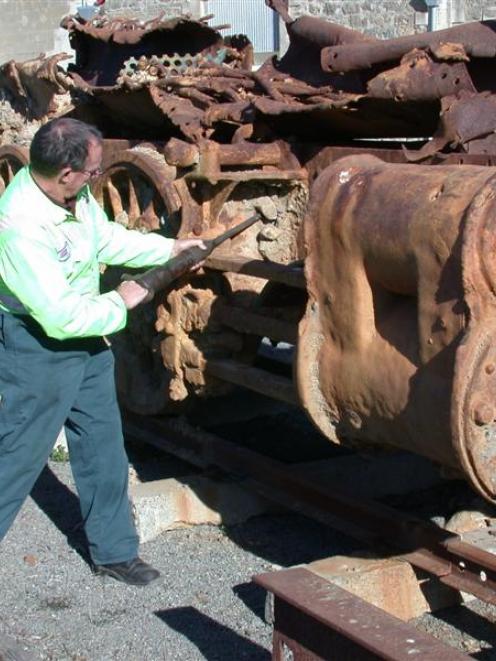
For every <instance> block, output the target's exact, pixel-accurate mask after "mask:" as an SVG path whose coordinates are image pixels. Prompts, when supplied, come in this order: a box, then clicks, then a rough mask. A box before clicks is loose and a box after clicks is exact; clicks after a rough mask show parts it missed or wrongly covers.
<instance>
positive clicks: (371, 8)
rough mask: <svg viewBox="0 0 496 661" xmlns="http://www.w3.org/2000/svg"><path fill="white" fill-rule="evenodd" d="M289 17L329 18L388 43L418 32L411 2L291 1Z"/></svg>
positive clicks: (353, 0)
mask: <svg viewBox="0 0 496 661" xmlns="http://www.w3.org/2000/svg"><path fill="white" fill-rule="evenodd" d="M289 7H290V13H291V15H292V16H294V17H297V16H301V15H304V14H308V15H310V16H317V17H320V18H327V19H328V20H330V21H333V22H334V23H340V24H342V25H346V26H348V27H351V28H353V29H355V30H360V31H362V32H367V33H369V34H373V35H374V36H376V37H381V38H383V39H389V38H391V37H397V36H399V35H401V34H411V33H412V32H413V31H414V30H415V16H416V14H415V11H414V10H413V9H412V7H411V6H410V5H409V3H408V0H290V1H289Z"/></svg>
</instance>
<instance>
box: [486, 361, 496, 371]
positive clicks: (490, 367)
mask: <svg viewBox="0 0 496 661" xmlns="http://www.w3.org/2000/svg"><path fill="white" fill-rule="evenodd" d="M495 369H496V368H495V366H494V363H488V364H487V365H486V367H485V370H486V374H492V373H493V372H494V370H495Z"/></svg>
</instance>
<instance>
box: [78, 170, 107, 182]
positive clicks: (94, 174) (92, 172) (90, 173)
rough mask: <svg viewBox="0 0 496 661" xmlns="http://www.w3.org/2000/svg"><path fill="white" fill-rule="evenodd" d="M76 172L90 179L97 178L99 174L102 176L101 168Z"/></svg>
mask: <svg viewBox="0 0 496 661" xmlns="http://www.w3.org/2000/svg"><path fill="white" fill-rule="evenodd" d="M76 172H81V174H87V175H88V177H89V178H90V179H93V178H94V177H99V176H100V175H101V174H103V170H102V169H101V168H95V169H94V170H76Z"/></svg>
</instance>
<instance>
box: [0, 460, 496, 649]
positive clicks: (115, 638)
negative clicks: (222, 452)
mask: <svg viewBox="0 0 496 661" xmlns="http://www.w3.org/2000/svg"><path fill="white" fill-rule="evenodd" d="M150 453H151V454H150ZM150 457H151V458H150ZM131 458H132V464H133V465H132V468H131V471H132V475H133V476H134V477H135V478H136V476H139V477H140V478H141V479H154V478H157V477H171V476H173V475H175V476H181V475H185V474H188V473H191V472H192V469H191V468H190V467H187V466H186V465H185V464H182V462H179V461H178V460H176V459H173V458H166V457H164V458H162V459H160V460H158V458H157V456H156V452H154V451H152V450H143V449H142V450H141V451H139V452H136V451H132V452H131ZM452 492H453V493H454V496H453V493H452ZM453 497H454V498H455V500H454V501H453V504H452V505H451V508H452V509H453V507H455V505H457V502H458V501H457V500H456V499H457V498H461V501H460V502H463V501H464V499H465V498H466V497H467V494H466V487H465V490H464V489H463V488H462V491H461V492H459V491H458V490H457V489H454V490H453V488H452V487H451V486H449V490H448V491H446V489H445V491H444V492H443V493H439V494H437V496H435V497H434V501H433V502H434V503H437V504H439V503H440V502H442V503H446V502H448V501H449V499H450V498H453ZM411 506H412V507H414V508H415V509H416V510H418V507H419V505H418V503H417V502H415V500H414V501H413V502H412V503H411ZM426 514H427V517H430V516H431V515H432V512H427V513H426ZM354 548H356V547H355V545H354V543H353V542H351V541H350V540H348V539H347V538H345V537H344V536H342V535H340V534H339V533H337V532H335V531H332V530H329V529H327V528H325V527H323V526H320V525H319V524H317V523H314V522H312V521H310V520H308V519H305V518H304V517H300V516H298V515H295V514H279V515H274V514H271V515H265V516H261V517H257V518H255V519H252V520H250V521H248V522H246V523H244V524H242V525H239V526H234V527H229V528H225V527H221V528H217V527H212V526H197V527H193V528H186V529H181V530H175V531H171V532H167V533H165V534H163V535H161V536H160V537H158V538H157V539H155V540H153V541H152V542H149V543H147V544H145V545H143V546H142V549H141V555H142V557H143V558H144V559H145V560H147V561H148V562H150V563H151V564H153V565H154V566H156V567H157V568H158V569H159V570H160V571H161V573H162V577H161V579H160V580H159V581H158V582H156V583H155V584H153V585H152V586H149V587H147V588H134V587H128V586H125V585H123V584H120V583H118V582H116V581H113V580H112V579H111V578H102V577H96V576H94V575H93V574H92V573H91V570H90V567H89V564H88V559H87V557H86V554H85V543H84V535H83V533H82V530H81V520H80V515H79V509H78V501H77V498H76V496H75V495H74V486H73V482H72V477H71V473H70V468H69V465H68V464H67V463H59V462H50V464H49V466H48V467H47V468H46V469H45V471H44V473H43V474H42V476H41V477H40V480H39V481H38V483H37V485H36V487H35V489H34V491H33V494H32V498H30V499H29V500H28V501H27V502H26V504H25V506H24V507H23V509H22V511H21V513H20V515H19V517H18V518H17V520H16V522H15V524H14V526H13V527H12V529H11V530H10V532H9V534H8V535H7V537H6V539H5V540H4V541H3V542H2V544H1V545H0V562H1V567H2V571H1V575H0V590H1V592H0V594H1V602H0V661H3V657H2V653H1V652H2V642H3V643H4V645H5V640H6V638H8V639H9V640H12V641H13V642H17V644H18V645H19V646H20V650H21V651H22V650H25V652H24V653H25V654H26V655H27V656H26V658H28V659H31V660H35V659H54V660H57V661H59V660H61V661H62V660H63V661H65V660H70V661H106V660H107V659H109V660H110V659H119V660H120V661H126V660H129V661H135V660H136V661H143V660H144V661H155V660H157V661H158V660H174V661H176V660H178V661H182V660H184V661H190V660H191V661H194V660H196V659H209V660H212V661H214V660H226V661H227V660H229V661H231V660H238V659H251V660H268V659H270V649H271V635H272V628H271V626H270V625H268V624H266V622H265V620H264V606H265V594H264V593H263V591H262V590H261V588H258V587H257V586H255V585H253V584H252V583H251V577H252V576H253V575H254V574H258V573H262V572H266V571H271V570H274V569H277V568H279V567H289V566H292V565H296V564H300V563H306V562H311V561H312V560H317V559H319V558H323V557H327V556H330V555H334V554H346V553H350V552H352V551H353V549H354ZM494 622H496V608H494V607H490V606H487V605H484V604H481V603H480V602H478V601H474V602H471V603H470V604H467V605H464V606H459V607H454V608H449V609H445V610H444V611H440V612H439V613H437V614H436V615H435V616H432V615H425V616H423V617H422V618H419V619H418V620H417V621H416V624H417V626H419V627H420V628H422V629H424V630H425V631H428V632H429V633H431V634H432V635H434V636H436V637H438V638H441V639H442V640H444V641H445V642H447V643H449V644H452V645H453V646H455V647H457V648H458V649H460V650H462V651H464V652H466V653H468V654H470V655H471V656H472V657H473V658H476V659H480V660H483V661H491V660H495V661H496V652H495V651H494V649H495V647H496V629H495V627H494ZM7 658H8V659H10V658H11V657H7ZM15 658H19V659H20V657H15Z"/></svg>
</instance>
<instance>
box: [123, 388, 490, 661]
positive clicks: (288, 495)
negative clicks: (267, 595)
mask: <svg viewBox="0 0 496 661" xmlns="http://www.w3.org/2000/svg"><path fill="white" fill-rule="evenodd" d="M260 390H261V389H260ZM286 401H287V400H286ZM125 430H126V434H127V436H128V437H130V438H133V439H136V440H138V441H141V442H145V443H148V444H150V445H152V446H154V447H157V448H160V449H161V450H164V451H166V452H168V453H171V454H173V455H176V456H178V457H180V458H182V459H184V460H186V461H188V462H189V463H192V464H194V465H196V466H198V467H202V468H207V467H217V468H220V469H222V470H223V471H225V472H227V473H229V474H234V475H235V476H236V477H237V478H238V479H239V480H241V483H242V484H243V485H244V486H246V487H247V488H250V489H253V490H255V491H256V492H258V493H259V494H261V495H263V496H264V497H266V498H267V499H268V500H270V501H272V502H274V503H277V504H279V505H281V506H283V507H284V508H287V509H290V510H294V511H296V512H299V513H301V514H304V515H306V516H309V517H311V518H313V519H315V520H317V521H319V522H321V523H324V524H325V525H330V526H331V527H333V528H335V529H338V530H340V531H342V532H344V533H346V534H348V535H351V536H352V537H354V538H356V539H358V540H360V541H362V542H365V543H367V544H369V545H371V546H372V547H373V548H375V549H377V548H380V549H382V550H383V551H384V552H385V553H386V554H387V553H391V552H394V553H396V554H400V557H401V558H402V559H404V560H405V561H407V562H409V563H410V564H411V565H412V566H413V567H415V568H417V569H420V570H422V571H424V572H426V573H427V574H429V575H431V576H434V577H436V578H437V579H438V581H440V582H441V583H442V584H444V585H446V586H449V587H450V588H453V589H455V590H459V591H463V592H465V593H469V594H472V595H474V596H475V597H477V598H479V599H481V600H482V601H484V602H486V603H489V604H496V556H495V555H493V554H492V553H489V552H487V551H485V550H483V549H481V548H479V547H477V546H474V545H472V544H470V543H467V542H465V541H463V539H462V538H461V537H460V536H459V535H457V534H454V533H451V532H448V531H446V530H443V529H442V528H439V527H437V526H436V525H434V524H432V523H430V522H426V521H424V520H422V519H420V518H417V517H415V516H411V515H407V514H405V513H404V512H400V511H399V510H396V509H394V508H391V507H389V506H386V505H384V504H382V503H379V502H375V501H371V500H364V499H363V500H362V499H358V498H355V497H353V496H352V495H351V494H350V493H348V492H344V491H338V490H336V489H334V488H332V487H329V488H328V489H326V488H323V487H321V486H319V485H316V484H315V483H312V481H311V480H309V479H308V478H305V477H302V476H301V474H298V470H297V468H295V467H294V466H292V465H291V464H285V463H283V462H281V461H278V460H275V459H272V458H270V457H267V456H265V455H263V454H261V453H260V452H258V451H253V450H250V449H247V448H246V447H241V446H240V445H238V444H237V443H234V442H231V441H229V440H226V439H224V438H221V437H220V436H217V435H215V434H212V433H209V432H207V431H205V430H202V429H199V428H197V427H195V426H193V425H191V424H189V423H188V422H187V421H186V420H184V419H174V418H150V417H147V418H141V417H139V416H132V415H127V416H126V417H125ZM255 580H256V582H257V583H258V584H260V585H262V586H263V587H264V588H265V589H267V590H268V591H271V592H273V593H274V595H275V600H276V601H275V603H276V606H275V621H274V627H275V635H274V652H273V654H274V656H273V658H274V659H277V660H279V659H280V660H282V659H285V658H294V659H328V658H329V659H331V658H332V659H334V658H335V659H348V658H350V659H362V658H363V659H376V658H380V659H391V660H393V661H402V660H403V659H409V658H412V654H413V655H414V656H415V655H419V654H420V657H419V658H422V659H434V658H436V659H458V658H460V659H461V658H468V657H466V656H465V655H463V654H461V653H460V652H457V651H456V650H454V649H453V648H450V647H447V646H446V645H444V643H442V642H440V641H436V640H435V639H434V638H432V639H431V638H430V637H429V636H427V635H423V634H420V632H419V631H418V630H417V629H415V628H414V627H413V626H411V625H409V624H407V623H404V622H401V621H400V620H397V619H396V618H394V617H393V616H390V615H388V614H386V613H385V612H383V611H381V610H380V609H377V608H375V607H374V606H372V605H370V604H367V603H366V602H364V601H363V600H361V599H359V598H358V597H356V596H354V595H351V594H350V593H348V592H346V591H344V590H342V589H340V588H337V587H336V586H333V585H332V584H330V583H328V582H326V581H324V580H323V579H320V578H319V577H317V576H315V575H314V574H311V573H310V572H309V571H307V570H306V569H303V568H296V569H290V570H287V571H282V572H276V573H275V574H266V575H262V576H260V577H257V578H256V579H255ZM343 618H347V619H346V622H348V624H349V621H350V620H351V621H353V620H355V621H356V622H364V623H365V622H369V623H370V622H371V621H373V622H374V627H372V626H366V627H363V628H360V627H351V628H350V627H349V626H344V624H343V622H344V620H343ZM357 618H358V619H357ZM309 627H310V629H311V630H312V631H313V632H314V634H315V635H313V634H312V635H311V636H310V638H308V636H307V632H308V630H309ZM378 632H380V636H379V634H378ZM381 637H382V638H381ZM381 640H382V642H381ZM311 641H313V643H311ZM384 641H387V644H385V642H384ZM408 641H416V645H412V644H410V643H409V642H408ZM429 641H430V642H429ZM329 645H331V647H329ZM286 648H288V649H289V650H291V654H292V655H293V656H289V657H288V656H287V651H286V652H284V650H285V649H286ZM330 649H333V650H335V651H334V652H333V653H332V654H330V653H329V655H328V656H327V655H326V650H330ZM412 649H413V650H417V651H414V652H412V651H409V650H412ZM284 654H286V656H284Z"/></svg>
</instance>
